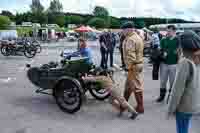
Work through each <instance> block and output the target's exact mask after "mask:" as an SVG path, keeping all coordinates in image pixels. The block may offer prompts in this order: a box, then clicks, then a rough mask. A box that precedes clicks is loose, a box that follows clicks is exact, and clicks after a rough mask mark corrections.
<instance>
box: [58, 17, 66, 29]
mask: <svg viewBox="0 0 200 133" xmlns="http://www.w3.org/2000/svg"><path fill="white" fill-rule="evenodd" d="M56 24H58V25H59V26H60V27H64V25H65V16H64V15H57V16H56Z"/></svg>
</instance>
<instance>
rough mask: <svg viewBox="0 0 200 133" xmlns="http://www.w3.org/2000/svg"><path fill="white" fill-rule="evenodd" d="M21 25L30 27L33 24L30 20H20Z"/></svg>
mask: <svg viewBox="0 0 200 133" xmlns="http://www.w3.org/2000/svg"><path fill="white" fill-rule="evenodd" d="M22 26H23V27H32V26H33V24H32V22H22Z"/></svg>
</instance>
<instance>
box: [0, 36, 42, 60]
mask: <svg viewBox="0 0 200 133" xmlns="http://www.w3.org/2000/svg"><path fill="white" fill-rule="evenodd" d="M41 51H42V47H41V45H40V42H38V41H37V40H30V39H27V38H22V39H17V40H12V41H1V54H2V55H4V56H21V55H24V56H25V57H27V58H33V57H35V56H36V54H37V53H41Z"/></svg>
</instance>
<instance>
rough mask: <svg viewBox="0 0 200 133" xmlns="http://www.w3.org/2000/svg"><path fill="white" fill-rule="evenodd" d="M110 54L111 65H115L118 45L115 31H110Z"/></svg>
mask: <svg viewBox="0 0 200 133" xmlns="http://www.w3.org/2000/svg"><path fill="white" fill-rule="evenodd" d="M107 41H108V56H110V67H113V55H114V50H115V46H116V38H115V34H114V33H113V32H111V31H110V32H109V33H108V40H107Z"/></svg>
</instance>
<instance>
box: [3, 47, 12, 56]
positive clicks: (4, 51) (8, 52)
mask: <svg viewBox="0 0 200 133" xmlns="http://www.w3.org/2000/svg"><path fill="white" fill-rule="evenodd" d="M1 53H2V55H4V56H9V55H11V49H10V48H9V47H8V46H6V45H2V46H1Z"/></svg>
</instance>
